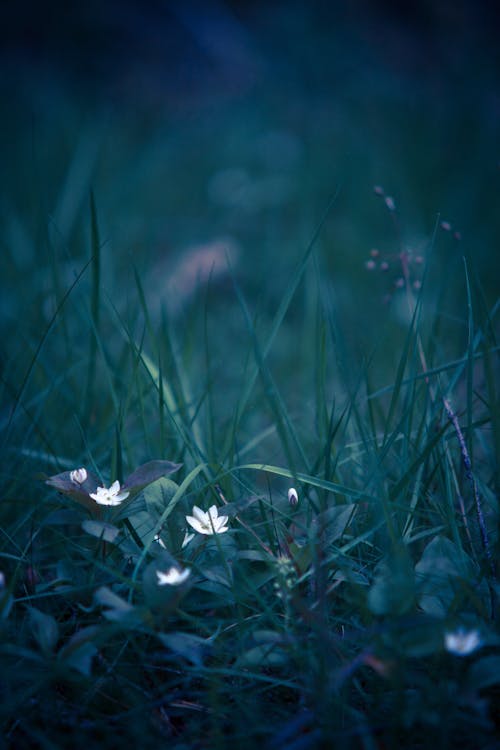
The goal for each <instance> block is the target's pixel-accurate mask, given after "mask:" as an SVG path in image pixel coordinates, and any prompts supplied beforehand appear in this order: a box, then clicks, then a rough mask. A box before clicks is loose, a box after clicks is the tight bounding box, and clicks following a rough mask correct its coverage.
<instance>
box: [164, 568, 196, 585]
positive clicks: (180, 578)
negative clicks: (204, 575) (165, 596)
mask: <svg viewBox="0 0 500 750" xmlns="http://www.w3.org/2000/svg"><path fill="white" fill-rule="evenodd" d="M190 575H191V569H190V568H185V569H184V570H179V569H178V568H175V567H172V568H170V569H169V570H167V571H166V572H165V573H163V572H162V571H161V570H157V571H156V576H157V578H158V585H159V586H165V585H168V586H180V585H181V583H184V581H186V580H187V579H188V578H189V576H190Z"/></svg>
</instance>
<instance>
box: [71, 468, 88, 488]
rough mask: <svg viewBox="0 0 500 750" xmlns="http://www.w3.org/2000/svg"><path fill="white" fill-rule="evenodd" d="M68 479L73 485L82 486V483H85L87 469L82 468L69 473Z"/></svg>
mask: <svg viewBox="0 0 500 750" xmlns="http://www.w3.org/2000/svg"><path fill="white" fill-rule="evenodd" d="M69 478H70V479H71V481H72V482H74V483H75V484H83V483H84V482H86V481H87V469H84V468H83V466H82V468H81V469H75V470H74V471H70V473H69Z"/></svg>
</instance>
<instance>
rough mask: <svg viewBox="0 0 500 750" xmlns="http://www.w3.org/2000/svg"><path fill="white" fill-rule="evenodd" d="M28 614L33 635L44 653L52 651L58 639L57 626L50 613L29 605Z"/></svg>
mask: <svg viewBox="0 0 500 750" xmlns="http://www.w3.org/2000/svg"><path fill="white" fill-rule="evenodd" d="M28 611H29V616H30V623H31V630H32V633H33V636H34V638H35V640H36V642H37V643H38V645H39V646H40V648H41V650H42V652H43V653H44V654H46V655H48V654H51V653H52V652H53V651H54V648H55V645H56V643H57V641H58V640H59V627H58V625H57V622H56V621H55V619H54V618H53V617H52V615H47V614H45V612H41V611H40V610H39V609H36V608H35V607H29V609H28Z"/></svg>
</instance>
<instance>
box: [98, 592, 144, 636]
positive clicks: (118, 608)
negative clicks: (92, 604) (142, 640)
mask: <svg viewBox="0 0 500 750" xmlns="http://www.w3.org/2000/svg"><path fill="white" fill-rule="evenodd" d="M94 599H95V601H96V602H97V603H98V604H100V605H101V606H103V607H105V608H106V609H103V612H102V614H103V616H104V617H105V618H106V619H107V620H111V622H117V623H120V624H121V625H123V626H124V627H126V628H134V627H136V626H138V625H141V624H142V623H143V621H144V612H143V611H142V610H141V609H139V607H134V606H133V605H132V604H130V603H129V602H127V601H125V599H122V598H121V596H118V594H115V593H114V591H111V589H109V588H108V587H107V586H101V588H100V589H98V590H97V591H96V592H95V594H94Z"/></svg>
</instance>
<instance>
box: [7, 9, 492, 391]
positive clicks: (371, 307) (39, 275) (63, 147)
mask: <svg viewBox="0 0 500 750" xmlns="http://www.w3.org/2000/svg"><path fill="white" fill-rule="evenodd" d="M1 15H2V19H1V23H0V37H1V53H0V54H1V57H0V59H1V74H0V76H1V77H0V91H1V99H2V104H3V106H2V118H1V122H0V128H1V144H2V145H1V151H2V156H1V163H2V191H1V192H2V195H1V198H0V216H1V230H0V242H1V246H2V294H1V303H0V306H1V313H2V321H3V323H2V331H3V332H2V338H3V340H4V342H6V341H7V340H8V339H9V340H10V343H9V344H5V347H6V350H7V351H6V352H5V351H4V361H5V362H9V368H10V374H9V378H14V379H15V377H16V375H15V373H16V372H17V371H19V376H20V374H21V373H22V372H24V371H25V368H26V366H27V363H28V362H29V357H30V356H31V355H32V352H33V350H34V347H35V346H36V342H37V341H39V339H40V332H41V330H43V325H42V324H43V323H44V322H45V323H46V322H47V321H49V320H50V316H51V315H52V314H53V311H54V309H55V306H56V303H57V300H60V299H61V297H62V295H63V293H64V291H65V290H66V289H67V288H68V285H69V284H71V282H72V281H73V280H74V278H75V274H76V273H78V272H79V271H80V270H81V269H82V268H83V266H84V264H85V263H86V262H87V261H88V259H89V257H90V255H91V240H90V208H89V195H90V192H91V191H93V193H94V196H95V203H96V209H97V215H98V220H99V227H100V239H101V243H102V285H103V289H104V290H105V294H106V295H107V299H108V301H109V300H110V301H111V302H112V304H113V305H115V306H116V307H117V308H118V309H119V310H120V312H121V313H122V314H126V311H127V310H130V311H132V312H131V313H130V314H131V315H134V313H133V310H134V309H135V310H137V307H138V303H137V298H138V297H137V287H136V285H135V283H134V276H133V274H134V272H135V271H137V273H138V274H139V276H140V278H141V280H142V284H143V287H144V291H145V294H146V298H147V301H148V305H149V307H150V310H151V314H152V315H153V316H155V315H156V316H157V315H159V313H160V310H161V307H162V306H165V307H166V308H167V309H168V311H169V312H170V313H171V315H172V316H173V317H174V319H177V318H178V319H179V321H181V320H184V325H185V328H184V331H185V333H186V335H190V332H191V331H192V330H193V321H192V320H189V319H188V323H186V322H185V321H186V318H183V317H182V316H185V315H188V311H189V306H190V304H191V302H192V300H193V299H194V297H196V295H199V294H205V292H204V291H203V286H204V285H203V283H201V282H203V281H205V280H207V279H208V278H209V277H211V284H210V288H211V290H212V292H211V294H212V307H211V308H210V309H211V311H212V312H211V314H214V315H215V316H216V317H215V319H214V320H215V323H214V325H215V327H216V328H219V329H220V326H224V327H225V330H224V335H223V336H222V337H219V339H218V344H217V341H216V342H215V345H218V346H219V347H220V349H219V352H218V354H217V355H216V356H219V357H220V358H221V360H224V361H225V367H224V368H222V369H223V370H224V373H225V374H226V375H228V374H229V375H230V374H231V368H232V367H237V366H239V365H236V364H235V363H234V362H231V360H232V355H231V353H232V352H234V351H235V350H234V348H232V347H233V346H235V345H236V344H237V341H238V338H239V337H240V331H241V324H240V322H235V319H236V317H238V315H239V316H240V317H241V314H240V312H238V313H235V316H233V315H232V314H231V315H228V310H232V309H233V308H234V309H238V310H239V306H238V303H237V301H236V298H235V295H234V291H233V287H232V282H231V280H230V279H228V273H227V270H226V269H227V264H228V263H229V265H230V266H231V274H233V275H234V276H235V277H236V278H237V279H238V282H239V283H240V284H241V285H242V288H243V289H244V292H245V294H246V295H247V297H248V298H249V299H250V300H251V301H252V310H253V311H258V314H260V315H261V316H262V317H263V319H264V321H265V319H266V315H271V314H272V313H273V312H274V310H275V309H276V306H277V305H278V304H279V301H280V299H281V298H282V295H283V294H284V291H285V289H286V288H287V284H288V281H289V279H290V274H291V272H292V269H293V267H294V265H295V264H296V262H297V261H298V259H299V258H300V257H301V254H302V253H303V251H304V249H305V247H306V246H307V244H308V242H309V241H310V239H311V237H312V236H313V234H314V232H315V229H316V228H317V226H318V222H319V221H320V219H321V216H322V215H323V213H324V211H325V209H326V206H327V205H328V202H329V201H330V200H331V198H332V196H333V195H334V194H336V193H337V192H338V195H337V198H336V201H335V203H334V206H333V207H332V209H331V211H330V213H329V215H328V217H327V219H326V221H325V224H324V226H323V228H322V231H321V233H320V236H319V240H318V243H317V249H316V256H315V257H316V260H315V264H316V265H315V269H313V270H312V271H311V277H313V276H314V274H316V281H315V280H314V279H312V280H310V281H309V283H306V284H305V285H304V288H303V289H302V293H301V294H299V297H298V298H297V300H296V302H295V304H294V306H293V307H292V309H291V313H290V321H289V322H290V327H289V330H288V334H289V335H288V338H287V329H286V327H285V328H284V332H283V339H282V350H283V351H284V352H287V353H288V354H287V356H285V360H284V368H285V370H286V369H288V370H290V369H293V366H294V365H293V363H294V362H295V366H296V363H297V360H298V358H299V357H300V355H301V351H302V350H301V346H302V342H303V334H304V335H307V331H304V330H303V329H301V328H300V321H303V320H306V321H307V316H308V314H309V312H310V308H311V306H314V299H315V295H316V293H317V288H318V283H317V281H318V279H319V280H320V282H321V283H323V282H324V283H325V284H329V285H330V291H332V293H333V294H334V297H335V302H336V306H337V307H336V310H337V315H338V318H337V320H338V325H339V326H340V327H341V328H342V329H343V331H344V334H345V335H346V338H347V339H348V340H350V339H354V338H356V339H357V340H359V342H360V343H359V346H360V350H362V349H363V347H364V345H365V344H370V342H372V341H373V338H374V336H376V335H378V332H379V331H380V330H381V329H382V328H383V326H384V325H385V324H386V323H387V320H388V319H390V321H392V323H393V324H394V325H395V326H396V327H397V326H399V325H401V324H402V325H403V326H405V325H406V323H407V316H405V313H404V311H403V312H401V310H400V309H399V308H398V305H397V304H394V305H393V306H392V307H391V308H390V312H389V307H388V306H387V305H386V304H384V300H385V301H386V302H387V300H389V299H393V298H394V297H395V295H396V294H397V283H398V278H399V277H400V276H401V268H400V263H399V261H398V255H399V253H400V252H401V251H402V250H405V251H408V252H410V253H412V256H413V257H414V258H415V257H418V258H420V257H422V258H423V259H424V262H427V261H429V263H428V280H427V282H426V292H427V295H428V300H429V301H428V308H429V309H431V310H435V309H436V304H437V302H438V301H439V305H440V306H441V310H442V311H443V312H444V313H445V314H446V313H447V314H448V318H449V320H448V323H450V320H452V318H453V316H454V315H456V314H457V305H458V309H460V306H462V307H463V310H464V311H465V307H466V299H465V278H464V263H463V258H464V257H465V258H466V259H467V263H468V267H469V271H470V274H471V276H475V275H476V274H477V276H478V278H479V279H480V282H481V285H482V292H483V294H484V300H485V303H486V306H488V305H490V306H491V304H492V303H493V301H494V299H495V296H496V295H497V291H498V282H499V276H500V265H499V263H498V246H499V239H500V211H499V210H498V184H499V175H500V172H499V151H498V145H499V121H500V89H499V86H498V84H499V77H500V65H499V62H500V61H499V45H498V21H499V12H498V8H497V4H496V3H493V2H491V3H488V2H479V3H473V2H466V1H465V0H457V1H456V2H450V1H449V0H432V1H431V0H421V1H420V2H405V3H397V2H390V1H389V0H385V1H384V0H378V1H376V0H371V1H370V0H353V1H352V2H348V3H340V2H305V1H302V2H299V1H295V2H294V1H281V2H280V1H278V2H261V1H259V0H254V1H252V2H250V1H248V2H244V1H240V2H235V1H230V0H226V1H224V0H185V1H183V2H164V1H161V0H156V1H155V2H139V0H120V1H119V2H118V1H117V0H108V1H107V2H97V1H96V0H90V1H89V2H87V3H69V4H63V3H57V2H47V3H36V2H29V1H28V0H25V1H24V2H23V1H22V0H20V1H19V2H16V3H6V4H3V6H2V11H1ZM374 186H381V187H382V188H383V190H384V195H383V196H380V195H376V193H375V192H374ZM384 196H385V197H387V196H390V198H391V199H392V200H393V201H394V206H395V210H391V208H390V206H388V204H387V202H386V201H384ZM391 205H392V204H391ZM442 222H444V223H443V224H442V225H441V223H442ZM443 227H444V228H443ZM374 248H375V249H376V250H377V251H378V253H379V255H376V254H372V255H370V252H371V250H373V249H374ZM371 258H375V259H376V265H377V269H376V270H375V271H370V270H369V269H368V268H367V267H366V263H367V261H369V260H370V259H371ZM381 262H384V263H387V270H386V271H385V273H380V272H379V271H380V267H379V266H380V263H381ZM384 268H385V266H384ZM418 273H419V274H420V271H419V272H418ZM87 277H88V273H87V274H84V277H83V279H82V282H81V284H80V287H81V289H82V290H83V292H84V291H85V284H86V283H87ZM415 278H416V280H417V281H418V280H419V278H420V276H418V277H415ZM83 292H82V293H83ZM76 299H78V297H76ZM311 300H312V302H311ZM393 301H394V300H393ZM134 306H135V307H134ZM400 307H401V306H400ZM403 307H404V306H403ZM403 307H401V309H403ZM217 310H218V311H219V313H218V314H219V317H217ZM214 311H215V312H214ZM308 311H309V312H308ZM256 314H257V313H256ZM464 314H465V313H464ZM294 316H295V318H294ZM445 317H446V315H445ZM294 321H295V323H296V326H297V327H295V323H294ZM181 325H182V323H181V322H179V326H181ZM450 325H452V326H453V325H454V324H453V322H451V323H450ZM456 327H457V328H458V329H460V331H461V335H462V337H463V341H464V342H465V340H466V335H467V332H466V330H465V328H464V327H463V326H462V324H461V323H460V324H458V323H457V324H456ZM14 330H15V331H16V332H17V336H16V337H12V336H11V334H12V331H14ZM391 335H392V334H391ZM394 347H395V344H394V340H393V339H391V338H390V337H389V343H388V344H387V347H386V350H387V351H390V350H391V349H393V348H394ZM24 351H28V354H27V355H26V357H27V359H23V352H24ZM382 351H385V350H384V348H383V347H382ZM303 353H304V356H306V353H307V352H306V350H304V352H303ZM457 353H459V352H458V351H455V353H454V354H457ZM23 368H24V369H23Z"/></svg>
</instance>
